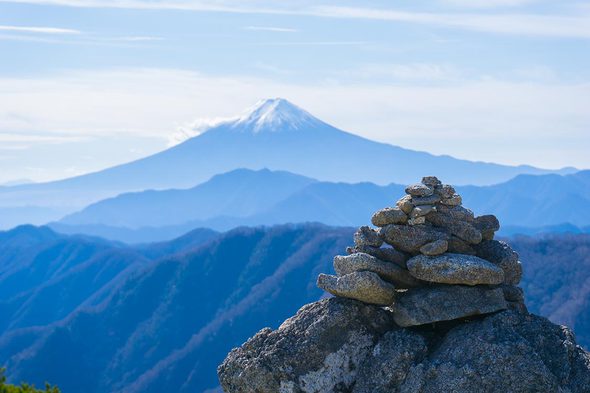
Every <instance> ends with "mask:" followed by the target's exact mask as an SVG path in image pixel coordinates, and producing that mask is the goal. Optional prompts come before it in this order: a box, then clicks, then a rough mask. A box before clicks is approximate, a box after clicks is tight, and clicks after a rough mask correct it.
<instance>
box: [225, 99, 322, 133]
mask: <svg viewBox="0 0 590 393" xmlns="http://www.w3.org/2000/svg"><path fill="white" fill-rule="evenodd" d="M319 122H320V121H319V120H318V119H316V118H315V117H313V116H312V115H311V114H310V113H309V112H307V111H305V110H303V109H301V108H299V107H298V106H296V105H294V104H292V103H290V102H289V101H287V100H285V99H283V98H271V99H266V100H261V101H258V103H256V105H254V106H253V107H252V108H250V109H249V110H248V111H246V112H245V113H244V114H243V115H242V116H240V118H239V119H238V120H237V121H236V123H235V124H234V127H244V126H250V127H252V130H253V131H254V132H260V131H263V130H264V131H283V130H285V129H289V130H297V129H302V128H304V127H309V126H311V125H312V124H317V123H319Z"/></svg>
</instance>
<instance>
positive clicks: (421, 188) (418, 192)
mask: <svg viewBox="0 0 590 393" xmlns="http://www.w3.org/2000/svg"><path fill="white" fill-rule="evenodd" d="M433 193H434V188H432V187H428V186H426V185H424V184H420V183H417V184H412V185H409V186H407V187H406V194H408V195H411V196H413V197H414V196H417V197H424V196H428V195H432V194H433Z"/></svg>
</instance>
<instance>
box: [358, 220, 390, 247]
mask: <svg viewBox="0 0 590 393" xmlns="http://www.w3.org/2000/svg"><path fill="white" fill-rule="evenodd" d="M382 244H383V239H381V237H380V236H379V233H378V232H377V231H376V230H374V229H373V228H369V227H368V226H366V225H365V226H362V227H360V228H359V229H358V230H357V231H356V232H355V233H354V245H355V246H357V247H359V246H372V247H381V245H382Z"/></svg>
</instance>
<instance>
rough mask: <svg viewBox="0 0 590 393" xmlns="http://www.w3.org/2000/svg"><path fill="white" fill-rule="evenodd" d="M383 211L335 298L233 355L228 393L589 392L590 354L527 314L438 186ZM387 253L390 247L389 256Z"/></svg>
mask: <svg viewBox="0 0 590 393" xmlns="http://www.w3.org/2000/svg"><path fill="white" fill-rule="evenodd" d="M406 193H407V194H408V195H406V196H404V197H403V198H401V199H400V200H399V201H398V202H397V203H396V205H395V207H386V208H384V209H382V210H379V211H378V212H376V213H375V214H374V215H373V217H372V219H371V221H372V223H373V225H375V226H376V227H378V228H377V229H374V228H371V227H369V226H363V227H361V228H359V230H358V231H357V232H356V233H355V235H354V247H349V248H348V249H347V250H346V251H347V254H348V255H345V256H336V257H335V258H334V270H335V272H336V275H335V276H333V275H328V274H320V276H319V277H318V282H317V285H318V286H319V287H320V288H322V289H324V290H326V291H327V292H329V293H331V294H332V295H334V296H336V297H335V298H330V299H326V300H322V301H320V302H316V303H312V304H309V305H307V306H304V307H303V308H302V309H301V310H300V311H299V312H298V313H297V315H295V316H294V317H292V318H290V319H288V320H287V321H285V322H284V323H283V324H282V325H281V326H280V327H279V328H278V329H277V330H275V331H272V330H270V329H263V330H261V331H260V332H259V333H258V334H257V335H256V336H254V337H253V338H251V339H250V340H249V341H248V342H246V343H245V344H244V345H243V346H242V347H240V348H236V349H234V350H233V351H232V352H231V353H230V354H229V355H228V357H227V358H226V359H225V361H224V362H223V364H222V365H221V366H220V367H219V369H218V373H219V378H220V381H221V385H222V387H223V388H224V390H225V391H226V392H227V393H234V392H257V393H271V392H272V393H274V392H278V393H308V392H309V393H311V392H314V393H320V392H341V393H345V392H347V393H369V392H383V393H385V392H387V393H389V392H400V393H401V392H404V393H410V392H421V393H430V392H502V393H504V392H563V393H566V392H568V393H578V392H579V393H581V392H588V393H590V354H588V353H587V352H585V351H584V350H583V349H581V348H580V347H578V346H577V345H576V343H575V340H574V337H573V334H572V333H571V332H570V331H569V330H568V329H567V328H566V327H563V326H557V325H554V324H552V323H550V322H549V321H548V320H546V319H544V318H541V317H537V316H534V315H530V314H529V313H528V311H527V309H526V306H525V304H524V293H523V291H522V289H521V288H519V287H518V284H519V282H520V280H521V278H522V267H521V263H520V261H519V257H518V254H517V253H516V252H514V250H512V249H511V248H510V246H509V245H508V244H506V243H504V242H501V241H497V240H494V239H493V238H494V233H495V232H496V231H497V230H498V229H499V228H500V224H499V222H498V220H497V219H496V218H495V217H494V216H492V215H485V216H479V217H475V216H474V214H473V212H471V210H469V209H466V208H464V207H462V206H461V202H462V199H461V197H460V196H459V195H457V194H456V193H455V190H454V188H453V187H452V186H450V185H443V184H442V183H441V182H440V181H439V180H438V179H437V178H436V177H433V176H429V177H425V178H423V179H422V182H421V183H420V184H414V185H411V186H408V187H407V188H406ZM384 244H385V245H384Z"/></svg>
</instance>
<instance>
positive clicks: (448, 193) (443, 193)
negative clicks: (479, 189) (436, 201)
mask: <svg viewBox="0 0 590 393" xmlns="http://www.w3.org/2000/svg"><path fill="white" fill-rule="evenodd" d="M434 192H435V193H436V194H437V195H440V197H441V198H442V199H448V198H452V197H453V196H454V195H455V189H454V188H453V186H451V185H449V184H443V185H442V186H440V187H436V189H435V190H434Z"/></svg>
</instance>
